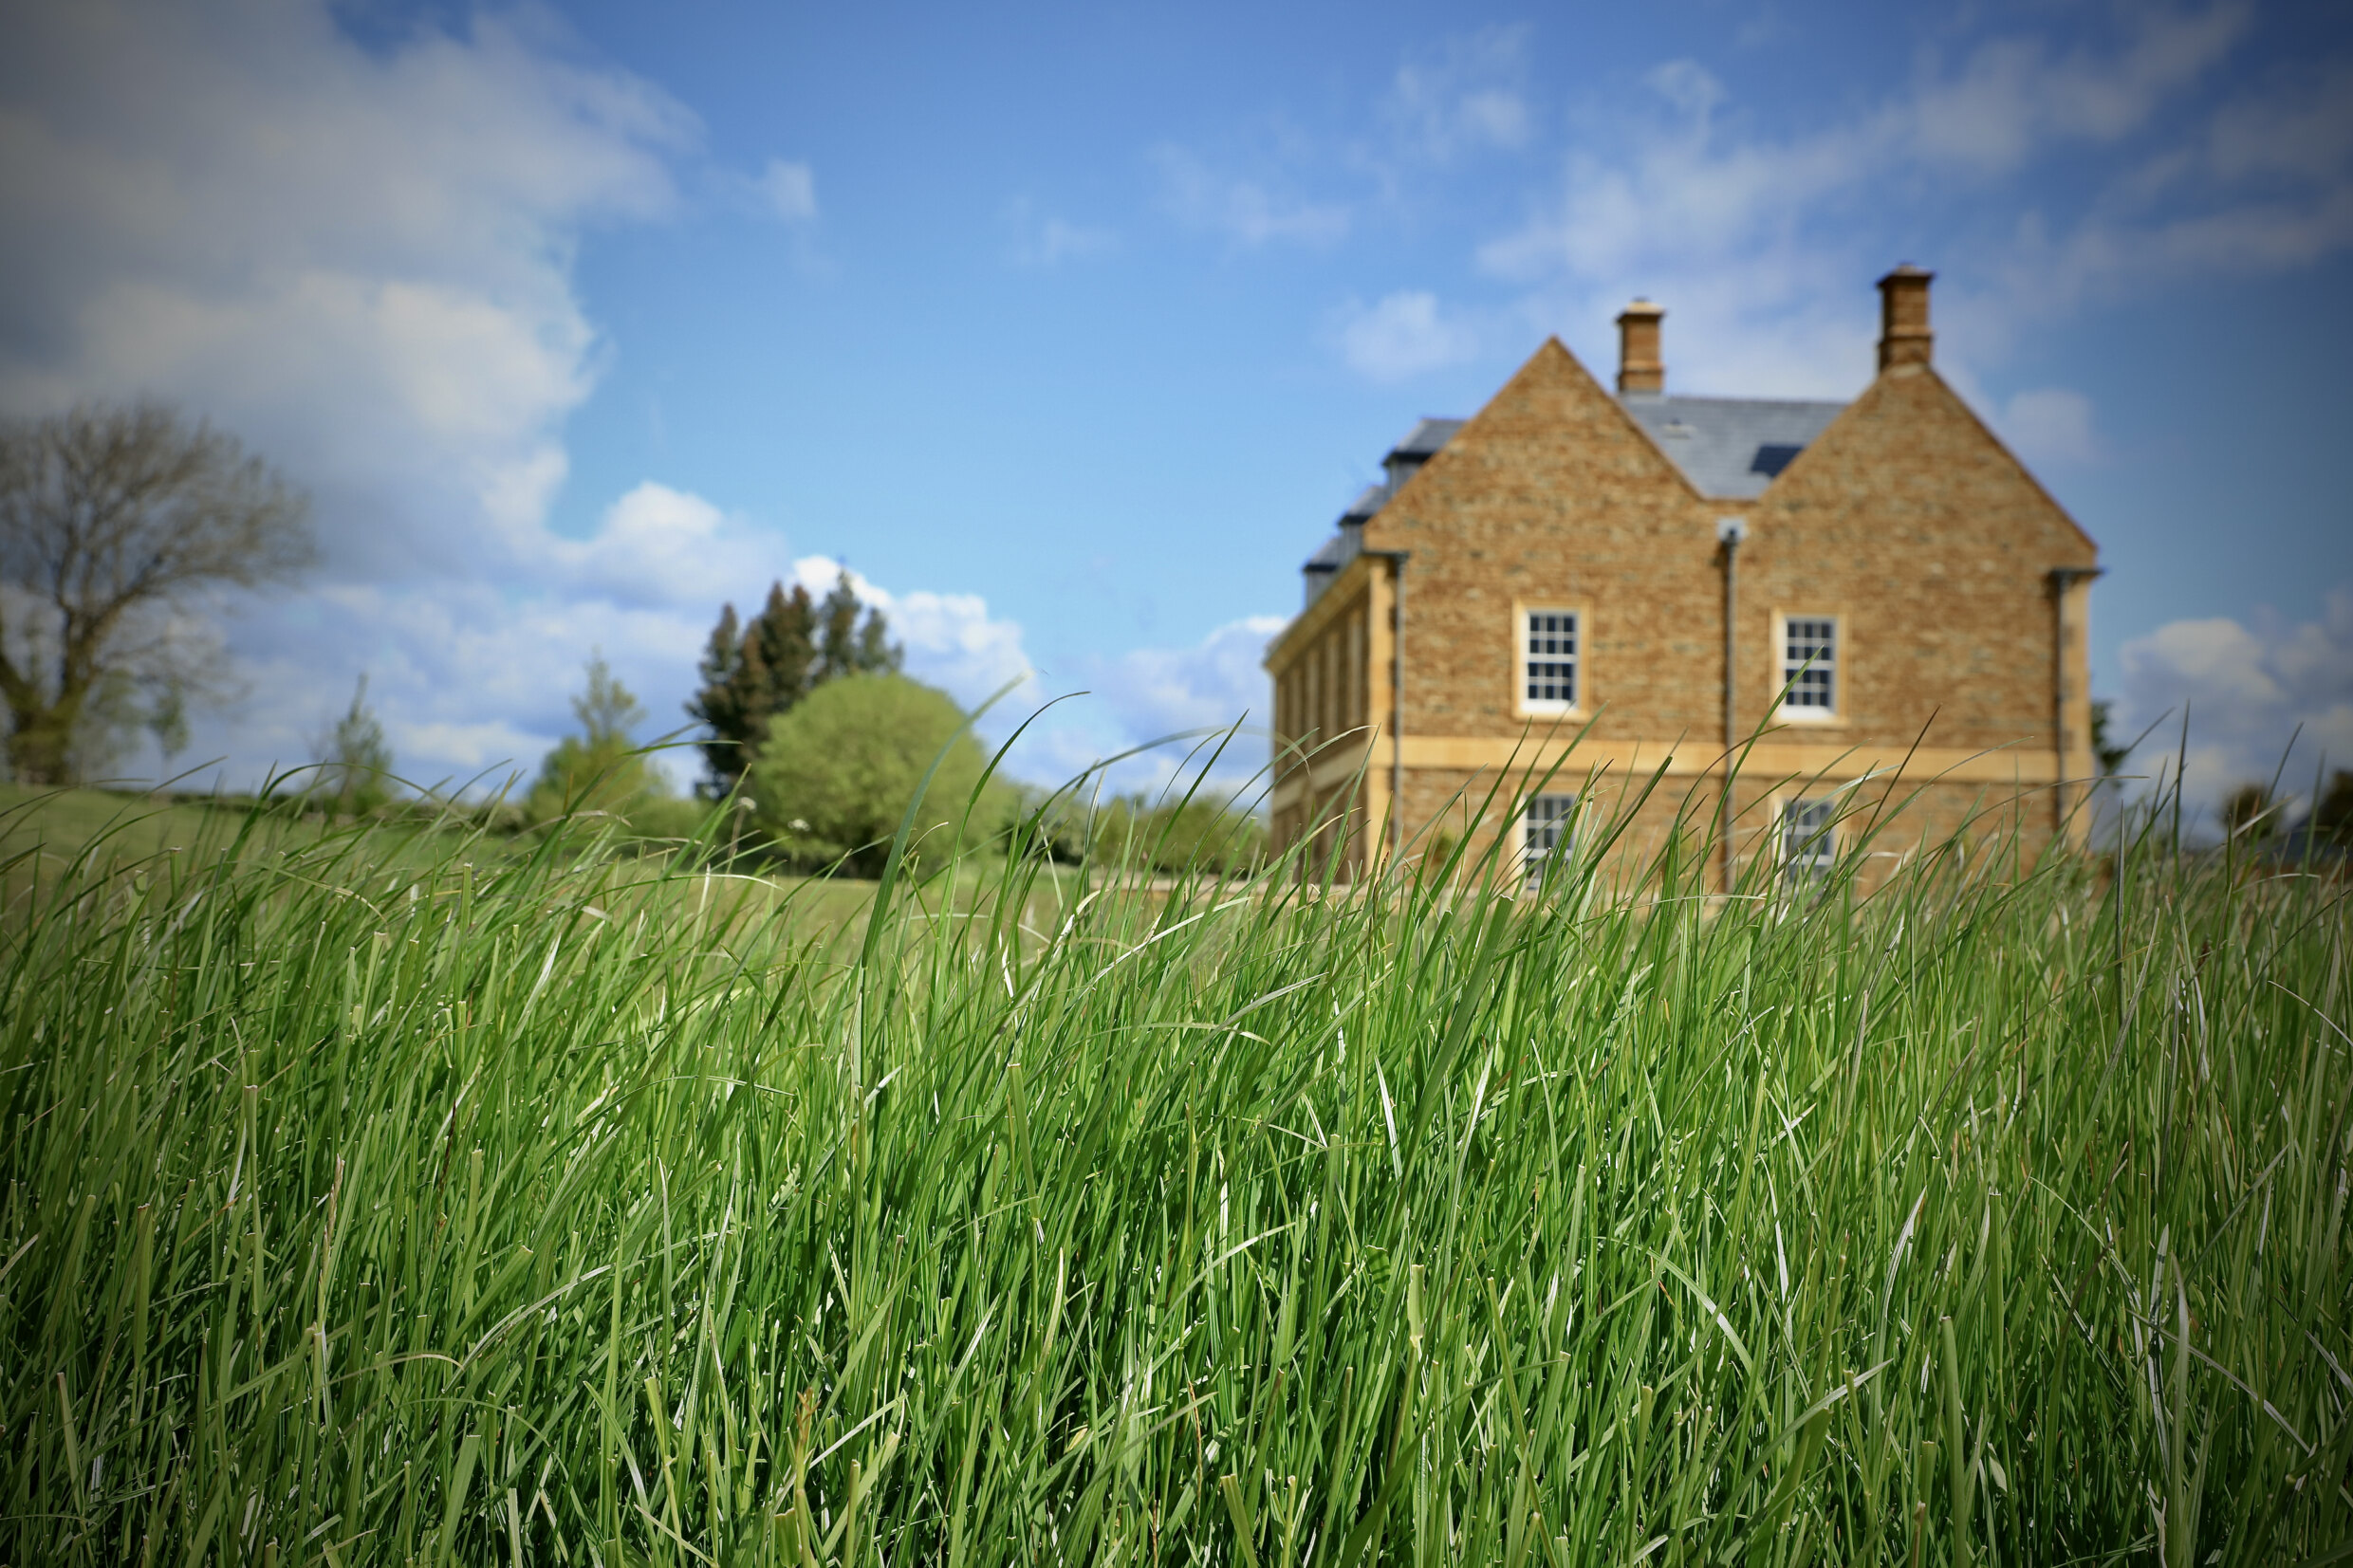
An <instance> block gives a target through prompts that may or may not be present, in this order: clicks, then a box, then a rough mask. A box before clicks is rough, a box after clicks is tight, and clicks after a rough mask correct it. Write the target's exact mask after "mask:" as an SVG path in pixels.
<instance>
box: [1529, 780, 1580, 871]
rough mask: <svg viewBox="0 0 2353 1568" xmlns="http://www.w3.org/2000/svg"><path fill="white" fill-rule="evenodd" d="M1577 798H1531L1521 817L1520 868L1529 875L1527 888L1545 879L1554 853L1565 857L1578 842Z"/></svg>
mask: <svg viewBox="0 0 2353 1568" xmlns="http://www.w3.org/2000/svg"><path fill="white" fill-rule="evenodd" d="M1576 812H1577V797H1576V796H1574V795H1536V796H1532V797H1530V798H1529V802H1528V806H1527V808H1526V809H1525V810H1524V811H1523V812H1522V813H1521V814H1520V865H1521V867H1522V869H1523V870H1524V871H1525V872H1526V873H1527V876H1528V885H1529V887H1531V888H1532V887H1534V886H1535V885H1536V884H1537V883H1538V882H1540V881H1542V880H1543V879H1544V874H1545V868H1546V867H1547V865H1548V864H1550V863H1551V861H1552V858H1553V855H1554V852H1555V851H1558V852H1559V853H1560V855H1561V857H1562V858H1566V857H1567V854H1568V849H1569V846H1570V845H1571V844H1572V843H1574V842H1575V839H1574V838H1573V834H1574V832H1575V828H1576Z"/></svg>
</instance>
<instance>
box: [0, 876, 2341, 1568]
mask: <svg viewBox="0 0 2353 1568" xmlns="http://www.w3.org/2000/svg"><path fill="white" fill-rule="evenodd" d="M1597 837H1598V836H1597ZM279 847H280V850H281V852H280V853H275V854H271V855H269V856H255V855H240V856H229V855H220V854H206V853H195V852H188V853H182V854H179V855H175V856H161V857H157V858H152V859H150V860H149V861H148V862H147V863H146V864H145V865H143V866H141V867H139V868H136V869H131V870H120V871H116V872H113V873H103V872H101V871H99V870H95V869H93V870H89V871H85V872H82V873H76V874H70V875H61V876H57V877H55V878H52V879H48V880H46V881H45V882H44V883H43V884H42V885H41V886H39V887H38V888H36V889H34V890H31V891H30V892H28V894H27V895H25V896H24V897H23V898H22V899H20V901H19V903H18V905H17V906H16V907H15V909H14V910H13V911H12V913H11V914H10V917H9V920H8V921H7V922H6V924H5V926H0V939H4V940H5V944H6V945H5V964H6V967H5V970H0V1118H5V1122H4V1124H5V1125H6V1126H7V1128H8V1129H9V1135H8V1140H7V1143H6V1145H5V1148H4V1149H0V1177H4V1178H5V1184H6V1198H5V1204H6V1207H5V1210H0V1325H5V1326H4V1327H0V1335H5V1337H6V1338H5V1342H6V1345H7V1353H6V1355H5V1356H0V1424H4V1425H5V1435H6V1443H5V1445H4V1446H0V1560H5V1561H8V1562H35V1561H40V1562H78V1561H90V1562H97V1561H139V1562H163V1561H169V1562H174V1563H179V1562H194V1561H200V1560H204V1559H206V1558H207V1557H208V1555H210V1556H211V1557H213V1558H214V1559H218V1560H222V1561H228V1560H232V1559H236V1560H244V1559H259V1560H263V1561H280V1562H289V1563H290V1562H295V1561H314V1560H315V1561H324V1562H331V1563H336V1564H343V1563H353V1562H410V1561H431V1562H436V1563H437V1562H446V1561H461V1562H470V1563H472V1562H484V1563H487V1562H492V1561H500V1562H504V1561H510V1560H511V1561H515V1562H524V1561H531V1562H562V1563H601V1564H618V1563H633V1564H634V1563H639V1562H659V1563H671V1564H678V1565H681V1568H683V1565H685V1564H688V1563H705V1562H713V1561H716V1562H721V1563H738V1562H741V1563H755V1562H756V1563H778V1564H806V1563H844V1564H862V1565H863V1564H883V1563H898V1562H901V1561H904V1562H917V1561H921V1562H942V1563H1001V1562H1003V1563H1010V1562H1023V1563H1034V1562H1069V1563H1096V1562H1123V1561H1134V1562H1139V1563H1144V1562H1149V1563H1158V1562H1162V1561H1165V1562H1169V1563H1178V1562H1200V1563H1219V1564H1224V1563H1236V1564H1249V1565H1257V1564H1267V1565H1272V1564H1276V1563H1283V1564H1296V1563H1314V1564H1327V1563H1328V1564H1343V1565H1349V1564H1362V1563H1370V1562H1375V1561H1380V1562H1393V1563H1395V1562H1409V1561H1410V1562H1416V1563H1423V1562H1427V1563H1438V1562H1446V1563H1454V1562H1480V1563H1486V1562H1496V1563H1502V1564H1507V1565H1510V1568H1520V1565H1522V1564H1530V1563H1540V1562H1542V1563H1619V1564H1623V1563H1629V1562H1635V1561H1641V1562H1650V1563H1659V1564H1666V1563H1683V1564H1696V1563H1701V1562H1708V1563H1718V1562H1735V1561H1737V1562H1744V1563H1757V1564H1766V1563H1802V1562H1815V1561H1827V1562H1838V1563H1847V1562H1861V1563H1887V1564H1960V1563H1976V1562H1983V1563H1997V1562H2016V1563H2061V1562H2089V1561H2118V1562H2121V1561H2149V1562H2161V1563H2164V1564H2167V1565H2169V1568H2188V1565H2190V1564H2194V1563H2196V1564H2203V1563H2207V1562H2221V1563H2226V1564H2240V1563H2243V1564H2258V1563H2292V1562H2299V1561H2306V1560H2312V1561H2325V1560H2338V1559H2342V1557H2343V1556H2344V1554H2345V1553H2346V1550H2347V1547H2348V1544H2349V1543H2353V1492H2349V1491H2348V1463H2349V1462H2353V1422H2348V1420H2347V1415H2348V1401H2349V1400H2353V1376H2348V1374H2347V1368H2348V1367H2353V1324H2349V1323H2348V1319H2347V1311H2348V1307H2349V1306H2353V1302H2349V1301H2348V1299H2347V1291H2348V1287H2349V1286H2353V1270H2349V1269H2348V1267H2347V1241H2346V1238H2345V1236H2344V1208H2345V1203H2346V1196H2347V1170H2348V1113H2353V1055H2349V1054H2348V1053H2349V1051H2353V1041H2348V1039H2347V1037H2346V1033H2345V1028H2346V1024H2347V1021H2348V1016H2349V1015H2353V1009H2349V1008H2348V1005H2347V1003H2348V999H2349V996H2353V981H2349V979H2348V970H2347V964H2346V959H2347V956H2348V955H2347V936H2348V931H2347V926H2348V921H2347V912H2346V905H2345V903H2344V884H2343V883H2342V882H2341V881H2329V880H2325V879H2322V878H2319V877H2314V876H2299V875H2279V874H2277V868H2270V870H2268V871H2267V873H2266V875H2264V876H2259V877H2258V876H2251V875H2249V874H2248V873H2247V872H2246V871H2245V869H2244V868H2242V867H2239V866H2237V865H2236V864H2234V863H2233V862H2232V861H2231V860H2230V859H2229V858H2185V857H2182V856H2179V855H2177V854H2175V853H2173V852H2172V851H2171V850H2170V848H2169V847H2168V846H2167V845H2166V844H2165V843H2163V842H2162V841H2160V840H2159V839H2158V838H2156V837H2150V838H2145V839H2140V840H2138V841H2136V842H2134V843H2132V844H2129V845H2127V846H2126V849H2125V852H2124V853H2123V854H2122V855H2121V857H2119V858H2114V859H2110V860H2094V859H2092V858H2078V857H2071V856H2059V857H2051V858H2046V859H2044V860H2042V861H2040V862H2036V863H2029V862H2028V861H2027V860H2025V859H2024V858H2022V857H2019V856H2016V855H2010V854H2006V853H2005V851H2004V846H2002V845H2000V844H1999V843H1994V844H1991V845H1989V844H1987V843H1985V842H1983V841H1969V842H1964V841H1961V840H1955V842H1953V843H1951V844H1948V845H1946V846H1944V848H1943V849H1941V850H1938V851H1935V852H1932V853H1927V854H1922V855H1918V856H1915V857H1914V858H1913V859H1912V860H1911V861H1910V862H1909V863H1908V867H1907V869H1906V871H1905V872H1904V873H1903V874H1902V875H1901V876H1899V878H1898V879H1897V880H1896V881H1894V882H1892V883H1891V884H1889V885H1887V886H1885V887H1883V888H1880V889H1877V890H1876V891H1873V892H1872V893H1870V895H1868V896H1865V895H1863V893H1862V890H1861V889H1859V888H1858V887H1856V886H1854V885H1853V884H1850V883H1847V882H1845V881H1843V879H1841V878H1839V877H1833V878H1831V879H1830V880H1829V881H1827V882H1826V883H1824V884H1822V885H1820V886H1817V887H1812V888H1808V889H1806V890H1803V894H1802V895H1798V894H1793V893H1791V892H1789V891H1788V890H1784V889H1777V888H1773V887H1770V886H1767V885H1763V884H1760V885H1758V886H1755V887H1752V888H1751V889H1750V890H1749V891H1750V892H1751V895H1753V896H1751V897H1747V898H1743V899H1739V900H1735V901H1732V902H1731V903H1729V904H1725V903H1722V902H1720V901H1711V900H1708V899H1705V898H1702V897H1699V896H1696V895H1695V885H1694V882H1693V878H1695V877H1696V876H1699V875H1700V874H1701V871H1702V869H1703V868H1704V867H1705V865H1706V864H1707V860H1706V858H1705V856H1704V854H1701V855H1696V856H1692V857H1689V858H1671V859H1670V860H1669V861H1667V862H1666V863H1664V864H1661V865H1659V866H1658V867H1656V868H1654V875H1653V876H1652V878H1651V880H1650V882H1649V883H1648V884H1647V890H1646V895H1645V896H1640V897H1630V896H1622V895H1620V894H1619V893H1618V892H1614V891H1613V890H1610V889H1608V888H1605V887H1603V886H1602V885H1601V883H1600V882H1599V881H1598V880H1597V879H1596V878H1595V877H1594V876H1592V875H1591V873H1590V869H1589V868H1588V867H1586V866H1584V865H1583V864H1573V865H1570V866H1568V867H1566V868H1564V871H1563V873H1562V874H1560V875H1557V876H1555V877H1554V878H1553V881H1552V884H1551V889H1550V891H1549V892H1547V894H1546V895H1543V896H1542V897H1530V896H1519V897H1503V896H1493V895H1486V894H1482V893H1481V892H1479V891H1478V890H1479V888H1480V887H1481V886H1482V885H1485V883H1483V881H1482V878H1483V876H1485V875H1486V874H1487V873H1491V872H1492V871H1493V869H1494V868H1491V867H1489V868H1481V867H1479V866H1475V865H1456V866H1454V867H1453V868H1451V871H1450V870H1448V869H1447V868H1436V867H1430V866H1423V867H1422V868H1420V871H1419V873H1418V874H1417V876H1416V877H1415V878H1411V879H1405V880H1400V881H1398V882H1394V883H1384V884H1381V885H1379V886H1376V887H1374V888H1371V889H1368V890H1364V891H1362V894H1361V895H1359V896H1354V897H1350V898H1346V899H1310V898H1305V897H1302V896H1300V895H1298V894H1297V892H1296V891H1295V890H1296V881H1295V879H1294V878H1293V873H1294V872H1295V871H1296V869H1297V868H1294V867H1278V868H1276V869H1275V870H1273V871H1271V872H1269V873H1268V874H1267V875H1266V876H1262V877H1261V878H1260V879H1259V880H1257V881H1255V882H1253V883H1251V884H1248V885H1235V884H1224V883H1207V882H1204V883H1202V884H1198V885H1197V886H1195V887H1193V888H1192V889H1190V890H1189V889H1188V888H1186V887H1185V886H1182V885H1179V886H1177V888H1175V889H1173V890H1171V889H1165V888H1162V889H1150V890H1148V889H1146V888H1145V887H1143V886H1141V885H1140V884H1139V883H1136V882H1133V881H1130V882H1119V881H1113V882H1097V883H1093V884H1089V883H1087V882H1085V881H1084V880H1083V879H1079V878H1075V877H1070V876H1063V877H1060V878H1059V879H1057V878H1055V877H1048V876H1043V875H1041V873H1040V872H1039V869H1038V867H1037V865H1036V863H1035V862H1034V861H1032V860H1029V859H1028V858H1021V857H1016V858H1014V859H1013V860H1012V861H1011V862H1010V863H1008V864H1003V865H998V866H996V867H994V868H992V869H991V870H989V871H988V872H987V873H986V874H985V875H983V874H980V873H977V872H970V873H956V874H952V875H951V876H947V877H945V878H943V879H941V880H939V881H936V882H935V883H932V884H921V883H916V882H911V881H901V882H899V883H897V884H895V885H890V886H886V887H885V888H884V889H882V890H880V892H881V898H880V906H881V914H880V918H877V919H874V920H872V921H871V923H869V922H868V921H867V920H866V919H865V918H863V916H864V915H866V914H868V913H871V912H872V909H873V907H874V897H875V892H876V890H873V889H870V888H869V889H864V890H862V893H863V895H864V896H865V898H866V899H867V903H866V904H865V905H864V906H863V907H862V909H860V910H858V911H856V912H852V913H850V914H849V915H848V917H847V918H839V919H833V920H821V921H812V920H809V919H807V918H805V917H804V916H805V914H806V908H805V906H804V905H803V904H802V903H801V902H800V900H799V898H797V897H796V896H795V895H794V890H791V889H783V890H778V889H776V888H774V887H772V886H771V885H769V884H754V883H750V882H744V881H732V880H727V879H715V878H709V877H706V876H702V875H700V874H698V873H696V872H695V871H694V870H693V869H692V868H691V867H689V866H687V865H685V864H684V863H682V862H673V861H672V860H670V859H667V858H634V857H627V856H622V855H620V854H618V853H607V852H605V851H603V850H601V849H600V848H599V847H598V846H597V845H596V844H594V843H586V842H577V841H567V840H565V839H562V838H561V837H559V839H557V840H556V841H555V842H553V843H552V844H550V845H549V846H547V849H546V851H545V852H543V853H510V854H504V855H499V856H488V855H483V854H479V853H474V852H472V851H469V850H467V849H466V848H465V847H464V843H463V840H459V839H452V840H451V841H450V842H449V843H448V844H445V845H443V846H442V847H441V848H440V849H439V850H435V849H434V848H433V846H431V845H429V844H428V845H422V846H420V844H419V842H418V841H417V839H414V838H413V837H412V838H408V839H396V838H391V837H387V836H385V835H382V834H380V833H379V834H369V833H328V834H318V835H314V836H313V837H312V838H311V839H309V840H307V841H306V842H302V843H292V842H289V843H287V844H283V845H281V846H279ZM1488 880H1490V881H1492V880H1493V878H1491V877H1489V878H1488ZM944 888H954V889H956V890H958V891H957V892H956V893H955V895H954V898H953V899H952V900H951V899H950V898H949V897H948V896H947V895H944V894H942V893H941V892H940V891H939V890H941V889H944ZM951 903H953V906H954V907H953V908H946V907H944V906H946V905H949V904H951Z"/></svg>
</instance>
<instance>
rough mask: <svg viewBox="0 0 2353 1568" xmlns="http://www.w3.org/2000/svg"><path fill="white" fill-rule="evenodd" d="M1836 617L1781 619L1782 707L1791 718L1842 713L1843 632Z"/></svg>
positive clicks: (1817, 716)
mask: <svg viewBox="0 0 2353 1568" xmlns="http://www.w3.org/2000/svg"><path fill="white" fill-rule="evenodd" d="M1838 630H1839V626H1838V620H1837V618H1835V617H1832V616H1785V617H1783V618H1782V621H1781V686H1782V696H1781V710H1782V712H1783V714H1784V715H1785V716H1787V717H1791V718H1825V719H1826V718H1830V717H1833V716H1834V715H1836V714H1837V712H1838V698H1839V689H1838V688H1839V673H1838V666H1839V635H1838Z"/></svg>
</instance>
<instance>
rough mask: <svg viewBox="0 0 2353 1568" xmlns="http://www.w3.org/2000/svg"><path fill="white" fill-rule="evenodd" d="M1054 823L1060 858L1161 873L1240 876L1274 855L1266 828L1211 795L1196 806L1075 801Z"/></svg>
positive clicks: (1133, 799) (1143, 799)
mask: <svg viewBox="0 0 2353 1568" xmlns="http://www.w3.org/2000/svg"><path fill="white" fill-rule="evenodd" d="M1046 825H1047V833H1048V835H1049V837H1050V841H1051V842H1052V843H1053V845H1054V848H1055V852H1056V853H1057V854H1058V855H1061V856H1065V857H1066V858H1073V859H1076V858H1081V856H1082V854H1084V855H1085V856H1087V857H1089V858H1093V859H1095V860H1097V861H1099V862H1101V863H1103V864H1106V865H1125V866H1130V867H1134V868H1138V869H1142V870H1149V871H1156V872H1165V873H1170V874H1175V873H1178V872H1209V873H1214V874H1216V875H1220V876H1225V875H1232V874H1235V873H1239V872H1245V871H1248V870H1249V869H1250V868H1251V867H1252V866H1253V865H1255V864H1257V863H1258V861H1259V860H1261V859H1262V858H1264V857H1265V855H1266V845H1267V831H1266V823H1265V822H1264V821H1261V820H1260V819H1259V818H1257V817H1255V816H1252V815H1251V813H1249V812H1246V811H1238V810H1236V809H1234V807H1233V806H1232V804H1230V803H1228V802H1225V801H1223V800H1221V799H1217V798H1214V797H1213V796H1209V795H1206V794H1200V795H1195V797H1194V798H1193V799H1192V800H1190V801H1178V800H1175V799H1162V800H1158V801H1155V800H1153V799H1152V798H1151V797H1149V796H1146V795H1142V794H1136V795H1123V796H1120V797H1117V798H1115V799H1113V800H1110V801H1106V802H1103V803H1102V805H1100V806H1097V807H1095V808H1094V809H1093V810H1091V811H1089V810H1088V809H1087V808H1086V807H1085V806H1084V804H1081V803H1078V802H1071V803H1068V804H1065V806H1063V807H1062V808H1061V809H1059V810H1056V811H1055V812H1053V813H1051V814H1050V816H1049V819H1048V821H1047V824H1046Z"/></svg>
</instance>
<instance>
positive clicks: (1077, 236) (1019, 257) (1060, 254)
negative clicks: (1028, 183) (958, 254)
mask: <svg viewBox="0 0 2353 1568" xmlns="http://www.w3.org/2000/svg"><path fill="white" fill-rule="evenodd" d="M1004 220H1005V223H1006V226H1007V227H1008V228H1009V229H1010V230H1011V231H1012V233H1013V239H1012V243H1011V245H1010V246H1009V247H1008V248H1007V251H1006V256H1007V259H1008V260H1010V262H1012V263H1013V265H1014V266H1016V267H1059V266H1061V265H1062V264H1063V263H1065V262H1073V261H1092V260H1094V259H1095V258H1096V257H1098V256H1107V255H1110V254H1112V253H1113V252H1114V251H1116V250H1118V249H1119V248H1120V236H1119V235H1118V234H1116V233H1114V232H1113V231H1110V230H1108V229H1098V228H1093V227H1090V226H1089V225H1086V224H1083V223H1072V222H1070V221H1069V220H1067V219H1065V218H1060V217H1055V216H1053V215H1052V214H1050V213H1041V212H1038V211H1037V208H1036V205H1035V204H1034V203H1033V202H1031V201H1030V200H1029V199H1028V197H1026V196H1023V197H1016V198H1015V199H1013V200H1012V201H1010V202H1007V203H1006V204H1005V211H1004Z"/></svg>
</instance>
